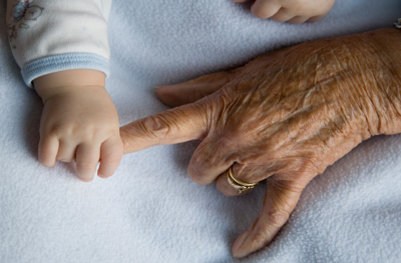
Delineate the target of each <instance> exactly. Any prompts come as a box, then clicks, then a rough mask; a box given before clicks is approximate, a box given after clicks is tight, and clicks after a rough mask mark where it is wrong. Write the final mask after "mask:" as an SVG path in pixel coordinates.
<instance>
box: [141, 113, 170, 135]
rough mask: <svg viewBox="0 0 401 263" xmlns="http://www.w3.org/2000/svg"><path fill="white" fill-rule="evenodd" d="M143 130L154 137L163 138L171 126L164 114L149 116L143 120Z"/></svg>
mask: <svg viewBox="0 0 401 263" xmlns="http://www.w3.org/2000/svg"><path fill="white" fill-rule="evenodd" d="M141 128H142V130H143V131H144V132H145V133H147V134H148V135H151V136H153V137H157V138H161V137H165V136H167V134H168V133H169V131H170V129H171V127H170V124H169V123H168V121H167V120H166V119H165V118H164V117H163V116H162V115H153V116H149V117H147V118H146V119H144V121H143V122H142V125H141Z"/></svg>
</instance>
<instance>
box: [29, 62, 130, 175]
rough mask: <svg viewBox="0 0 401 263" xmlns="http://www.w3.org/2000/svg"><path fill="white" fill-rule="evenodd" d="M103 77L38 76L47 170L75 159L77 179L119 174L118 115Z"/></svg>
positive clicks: (42, 157) (73, 73)
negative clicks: (116, 172) (58, 163)
mask: <svg viewBox="0 0 401 263" xmlns="http://www.w3.org/2000/svg"><path fill="white" fill-rule="evenodd" d="M104 85H105V83H104V74H103V73H102V72H99V71H94V70H67V71H61V72H57V73H52V74H49V75H45V76H43V77H40V78H38V79H36V80H35V81H34V86H35V89H36V91H37V92H38V94H39V95H40V96H41V97H42V100H43V102H44V109H43V113H42V119H41V124H40V142H39V161H40V162H41V163H42V164H43V165H45V166H48V167H51V166H54V165H55V164H56V159H57V160H60V161H62V162H71V161H72V160H75V162H76V170H77V173H78V177H79V178H80V179H81V180H83V181H91V180H92V179H93V176H94V173H95V171H96V166H97V163H98V162H99V161H100V166H99V170H98V176H100V177H103V178H106V177H109V176H111V175H112V174H113V173H114V172H115V170H116V169H117V167H118V165H119V163H120V160H121V157H122V154H123V145H122V142H121V139H120V133H119V122H118V115H117V110H116V108H115V106H114V104H113V102H112V100H111V98H110V96H109V94H108V93H107V91H106V90H105V88H104Z"/></svg>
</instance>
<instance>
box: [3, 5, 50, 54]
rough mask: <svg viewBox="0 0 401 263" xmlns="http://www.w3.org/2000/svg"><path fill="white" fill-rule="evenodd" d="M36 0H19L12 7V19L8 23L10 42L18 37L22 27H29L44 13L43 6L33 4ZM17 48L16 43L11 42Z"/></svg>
mask: <svg viewBox="0 0 401 263" xmlns="http://www.w3.org/2000/svg"><path fill="white" fill-rule="evenodd" d="M34 2H35V0H19V1H18V3H17V4H15V5H14V6H13V7H12V10H11V14H10V16H11V17H12V21H11V23H10V24H8V25H7V33H8V39H9V41H10V43H12V42H13V40H14V39H17V37H18V33H19V31H20V29H29V28H30V26H31V24H32V23H33V21H36V19H37V18H38V17H40V16H41V15H42V12H43V10H44V8H43V7H41V6H38V5H32V3H34ZM11 46H12V47H13V48H16V46H15V45H14V44H11Z"/></svg>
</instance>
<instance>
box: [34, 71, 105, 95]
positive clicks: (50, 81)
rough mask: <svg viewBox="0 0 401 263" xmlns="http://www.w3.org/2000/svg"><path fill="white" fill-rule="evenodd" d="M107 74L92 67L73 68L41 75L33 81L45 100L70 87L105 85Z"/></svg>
mask: <svg viewBox="0 0 401 263" xmlns="http://www.w3.org/2000/svg"><path fill="white" fill-rule="evenodd" d="M105 82H106V81H105V75H104V73H103V72H101V71H97V70H91V69H72V70H64V71H59V72H54V73H51V74H47V75H44V76H41V77H39V78H37V79H35V80H34V81H33V85H34V88H35V90H36V92H37V93H38V94H39V96H40V97H41V98H42V100H43V102H46V101H47V100H48V99H49V98H51V97H53V96H55V95H57V94H59V92H60V91H64V90H65V89H66V88H68V87H79V88H84V87H94V86H96V87H103V88H104V87H105Z"/></svg>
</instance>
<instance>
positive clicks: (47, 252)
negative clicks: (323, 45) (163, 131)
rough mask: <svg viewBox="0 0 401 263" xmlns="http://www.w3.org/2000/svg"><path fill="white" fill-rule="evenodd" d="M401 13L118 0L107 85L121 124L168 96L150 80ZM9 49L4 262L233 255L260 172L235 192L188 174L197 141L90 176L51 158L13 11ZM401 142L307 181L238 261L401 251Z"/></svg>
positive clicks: (2, 68)
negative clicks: (296, 13)
mask: <svg viewBox="0 0 401 263" xmlns="http://www.w3.org/2000/svg"><path fill="white" fill-rule="evenodd" d="M4 12H5V1H3V2H2V4H1V6H0V18H2V17H4V16H3V14H4ZM400 13H401V2H400V1H398V0H385V1H384V0H383V1H375V0H354V1H348V0H337V2H336V4H335V6H334V9H333V10H332V12H331V13H330V14H329V15H328V16H327V17H326V18H325V19H324V20H323V21H321V22H319V23H315V24H305V25H297V26H294V25H288V24H280V23H275V22H272V21H265V20H260V19H257V18H253V17H252V16H251V15H250V14H249V11H248V6H247V5H239V4H235V3H231V2H230V1H228V0H221V1H209V0H199V1H186V0H174V1H173V0H148V1H139V0H135V1H118V2H117V1H115V3H114V6H113V7H112V11H111V14H110V25H109V37H110V47H111V68H112V75H111V77H110V78H109V80H108V82H107V88H108V90H109V91H110V94H111V96H112V98H113V100H114V102H115V104H116V105H117V109H118V111H119V114H120V118H121V124H125V123H128V122H130V121H132V120H135V119H137V118H139V117H143V116H147V115H149V114H152V113H156V112H159V111H162V110H165V109H166V108H167V107H165V106H163V105H162V104H161V103H160V102H158V101H157V99H156V98H155V96H154V93H153V89H152V87H153V86H155V85H161V84H169V83H174V82H178V81H182V80H186V79H189V78H191V77H195V76H199V75H201V74H203V73H207V72H211V71H215V70H218V69H225V68H231V67H233V66H236V65H240V64H241V63H243V62H246V61H248V60H249V59H250V58H252V57H254V56H255V55H257V54H260V53H262V52H264V51H267V50H271V49H273V48H278V47H281V46H283V45H289V44H293V43H296V42H300V41H306V40H309V39H315V38H320V37H327V36H334V35H341V34H348V33H352V32H360V31H365V30H368V29H373V28H378V27H383V26H386V25H390V24H391V23H392V21H393V20H394V19H395V18H397V16H398V15H400ZM400 33H401V32H400ZM0 48H1V50H2V54H1V56H0V100H1V103H0V123H1V126H0V211H1V212H0V262H7V263H24V262H45V263H47V262H58V263H67V262H68V263H72V262H77V263H78V262H79V263H81V262H93V263H94V262H96V263H106V262H107V263H108V262H118V263H124V262H146V263H148V262H213V263H214V262H237V261H236V260H235V259H233V258H232V257H231V254H230V249H231V246H232V243H233V242H234V239H235V237H236V236H237V235H238V234H240V233H241V232H242V231H243V230H245V229H246V228H247V227H248V226H249V225H250V224H251V222H252V220H253V218H254V217H255V216H256V215H257V213H258V209H259V206H260V203H261V198H262V195H263V191H264V189H263V188H264V187H263V184H262V185H260V186H258V187H257V189H255V190H254V191H253V192H252V193H250V194H248V195H246V196H241V197H235V198H228V197H225V196H223V195H222V194H220V193H219V192H218V191H217V189H216V188H215V186H214V185H210V186H200V185H197V184H195V183H193V182H192V181H191V180H190V179H189V178H188V176H187V175H186V165H187V164H188V161H189V158H190V156H191V153H192V152H193V150H194V149H195V147H196V145H197V143H196V142H190V143H185V144H181V145H176V146H158V147H154V148H151V149H148V150H145V151H142V152H139V153H135V154H131V155H127V156H124V158H123V161H122V163H121V166H120V168H119V170H118V171H117V173H116V174H115V175H114V176H113V177H112V178H110V179H107V180H102V179H99V178H95V180H94V181H93V182H91V183H83V182H80V181H79V180H78V179H77V178H76V177H75V176H74V173H73V169H72V166H71V165H69V164H63V163H59V164H57V166H56V167H54V168H51V169H49V168H45V167H42V166H41V165H40V164H39V163H38V161H37V144H38V139H39V135H38V128H39V120H40V114H41V110H42V103H41V101H40V99H39V97H38V96H37V95H36V94H35V92H34V91H33V90H29V89H27V88H26V87H25V85H24V84H23V82H22V79H21V77H20V74H19V69H18V66H17V65H16V63H15V61H14V60H13V58H12V55H11V51H10V49H9V46H8V40H7V38H6V28H5V24H4V23H0ZM400 153H401V137H400V136H399V135H396V136H387V137H386V136H378V137H375V138H372V139H370V140H368V141H366V142H364V143H362V144H361V145H360V146H358V147H357V148H356V149H354V150H353V151H352V152H351V153H349V154H348V155H346V156H345V157H344V158H343V159H341V160H339V161H338V162H336V163H335V164H334V165H333V166H331V167H330V168H328V169H327V170H326V172H325V173H324V174H323V175H321V176H319V177H318V178H316V179H315V180H313V181H312V182H311V183H310V185H309V186H308V187H307V188H306V189H305V191H304V193H303V194H302V197H301V200H300V203H299V204H298V206H297V209H296V210H295V212H294V213H293V215H292V217H291V219H290V221H289V222H288V224H287V225H286V226H285V227H284V228H283V229H282V231H281V232H280V234H279V235H278V236H277V238H276V239H275V240H274V242H273V243H272V244H271V245H270V246H269V247H267V248H265V249H263V250H261V251H260V252H258V253H255V254H253V255H251V256H249V257H247V258H246V259H244V260H242V261H241V262H277V263H282V262H289V263H292V262H302V263H304V262H375V263H376V262H399V259H400V258H401V246H400V242H399V237H400V236H401V228H400V227H399V226H400V223H401V207H400V203H401V191H400V189H401V180H400V179H401V157H400ZM238 262H239V261H238Z"/></svg>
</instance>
